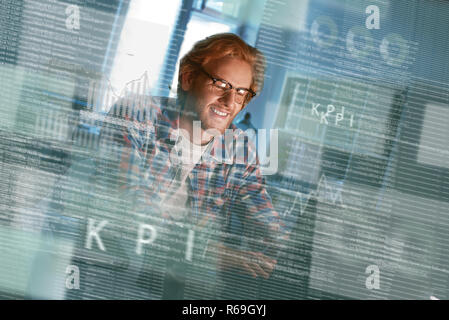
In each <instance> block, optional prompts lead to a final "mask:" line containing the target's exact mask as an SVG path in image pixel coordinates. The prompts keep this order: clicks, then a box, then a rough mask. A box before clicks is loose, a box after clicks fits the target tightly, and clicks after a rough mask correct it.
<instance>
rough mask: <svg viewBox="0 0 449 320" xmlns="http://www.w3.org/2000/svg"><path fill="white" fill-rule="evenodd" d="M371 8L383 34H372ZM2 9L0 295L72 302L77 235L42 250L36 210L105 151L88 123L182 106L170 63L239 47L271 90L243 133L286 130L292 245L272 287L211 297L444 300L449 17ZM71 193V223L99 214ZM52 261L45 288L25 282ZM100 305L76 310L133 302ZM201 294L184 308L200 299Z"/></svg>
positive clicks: (439, 10) (237, 2)
mask: <svg viewBox="0 0 449 320" xmlns="http://www.w3.org/2000/svg"><path fill="white" fill-rule="evenodd" d="M370 5H371V6H372V5H374V6H376V8H378V10H379V26H378V27H379V28H368V27H367V19H368V20H370V19H369V16H371V15H372V14H374V13H373V12H374V11H370V12H369V13H367V12H366V8H367V7H368V6H370ZM0 6H1V11H0V16H1V22H0V25H1V29H0V79H1V88H0V105H1V108H0V113H1V115H0V135H1V139H0V140H1V141H0V145H1V150H0V176H1V179H0V181H1V185H0V194H1V195H0V228H1V232H0V239H1V241H0V242H1V245H0V296H1V297H5V298H23V297H29V296H33V297H43V298H56V299H63V298H70V297H71V296H70V291H71V290H74V289H68V288H67V287H66V284H65V281H66V276H67V273H66V267H67V265H70V264H71V261H73V256H74V255H76V248H74V245H73V243H72V242H71V240H70V239H71V238H70V237H67V238H63V239H60V240H59V241H58V242H57V243H56V244H55V242H52V244H51V245H49V244H48V243H47V239H46V238H45V237H43V236H42V233H41V229H42V228H43V226H42V225H41V221H42V219H41V218H42V217H41V216H42V214H44V213H43V212H42V210H40V208H41V207H42V206H45V205H46V204H48V201H50V200H48V199H49V195H50V194H52V193H53V192H54V186H55V183H57V182H58V181H60V179H61V177H63V176H66V175H67V174H68V173H71V174H73V172H74V171H75V172H76V170H77V169H76V168H78V167H76V164H77V163H80V160H84V159H89V158H90V157H92V155H94V154H95V152H96V151H97V148H98V136H99V133H100V131H101V123H100V121H98V122H95V121H91V120H89V119H87V116H88V115H89V114H91V113H95V114H99V115H101V114H104V113H105V112H107V111H108V110H109V108H110V107H111V105H112V103H113V102H114V101H115V100H116V98H117V97H120V96H122V95H124V94H127V93H129V92H131V93H132V92H138V93H143V94H147V95H153V96H171V97H175V96H176V86H177V68H178V64H177V62H178V60H179V59H180V58H181V57H182V56H183V55H184V54H185V53H186V52H187V51H188V50H189V49H190V48H191V46H192V45H193V43H195V42H196V41H198V40H200V39H203V38H204V37H206V36H208V35H211V34H215V33H220V32H232V33H236V34H238V35H239V36H241V37H242V38H243V39H244V40H246V41H247V42H248V43H250V44H251V45H254V46H256V47H257V48H259V49H260V50H261V51H262V52H263V53H264V54H265V56H266V58H267V72H266V77H265V86H264V90H263V91H262V93H261V94H260V95H259V96H258V97H257V98H256V99H254V100H253V101H252V102H251V103H250V104H249V105H248V107H247V109H245V110H244V111H243V112H242V113H241V114H239V116H238V117H237V118H236V119H235V122H236V123H238V122H240V121H241V120H242V119H243V118H244V115H245V114H246V113H250V114H251V122H252V124H253V125H254V126H255V127H256V128H257V129H277V130H278V132H279V145H278V150H279V155H278V159H279V163H278V170H277V172H276V173H275V174H271V175H268V176H266V178H267V182H268V189H269V193H270V195H271V196H272V198H273V204H274V206H275V208H276V210H277V211H278V212H279V213H280V214H281V215H282V216H283V217H284V219H285V220H286V221H287V223H288V225H289V227H290V229H291V236H290V239H289V240H288V241H287V242H286V247H285V250H283V252H282V254H281V256H280V257H279V259H278V266H277V268H276V270H275V272H274V273H273V275H272V277H271V279H270V280H267V281H262V280H260V281H251V280H248V282H238V281H236V283H235V285H234V287H233V290H229V291H227V289H226V288H225V289H224V290H223V292H221V297H223V298H229V299H233V298H255V299H258V298H260V299H429V298H430V296H435V297H437V298H440V299H448V298H449V268H448V267H447V265H448V263H449V236H448V235H447V232H446V229H447V226H448V223H449V205H448V204H449V142H448V141H449V125H448V123H449V59H447V57H448V54H449V34H448V32H447V28H448V24H447V21H448V17H449V2H447V1H443V0H412V1H410V0H400V1H392V0H370V1H367V0H331V1H328V0H326V1H324V0H283V1H278V0H258V1H250V0H221V1H220V0H185V1H182V0H167V1H152V0H114V1H106V0H77V1H75V0H73V1H57V0H41V1H26V0H24V1H12V0H1V2H0ZM369 23H371V24H373V20H370V21H368V24H369ZM259 156H260V157H261V159H262V160H266V158H269V157H268V156H267V155H266V154H260V155H259ZM262 162H264V161H262ZM74 168H75V169H74ZM80 170H81V169H80ZM81 171H82V170H81ZM103 191H104V190H103ZM64 192H65V193H66V194H70V196H69V198H70V199H71V200H70V201H72V202H73V203H77V201H78V202H79V203H82V205H79V206H78V207H76V206H75V205H74V204H73V206H74V208H75V207H76V208H75V209H74V210H75V211H76V210H79V211H80V212H82V211H83V212H84V211H86V210H87V211H89V210H98V211H101V210H102V209H101V208H102V207H101V205H98V204H97V202H91V203H89V202H88V201H87V202H86V201H85V197H87V196H89V191H88V190H80V188H79V186H75V185H70V184H69V185H67V186H66V187H65V189H64ZM93 192H96V191H93ZM64 199H67V198H64ZM74 199H75V200H74ZM77 199H78V200H77ZM103 199H106V198H103ZM109 200H110V199H109ZM66 201H68V200H66ZM105 201H108V199H106V200H105ZM72 202H71V204H72ZM95 206H98V207H95ZM105 210H106V209H105ZM108 210H109V209H108ZM68 223H70V222H68ZM45 246H48V252H50V253H51V254H50V257H49V258H48V261H50V262H48V266H49V267H48V268H49V269H47V273H46V274H48V276H49V277H50V278H52V279H50V280H49V282H48V283H52V285H51V289H49V288H47V285H45V284H35V283H34V282H33V281H32V280H33V279H32V277H33V275H34V274H39V272H37V271H36V270H34V269H35V266H36V264H35V257H36V256H37V255H38V252H41V251H42V248H43V247H45ZM92 255H93V259H95V253H93V254H92ZM99 255H100V254H99ZM98 257H99V258H98V259H100V258H104V257H100V256H98ZM41 265H42V264H41ZM112 268H114V266H112ZM44 269H45V268H44ZM48 270H51V272H48ZM105 270H106V269H105ZM372 270H374V271H372ZM377 271H378V272H377ZM36 272H37V273H36ZM104 277H107V271H105V273H104ZM376 277H377V278H376ZM376 279H377V280H376ZM44 280H45V279H43V280H42V283H44V282H45V281H44ZM82 281H87V282H88V283H89V284H88V286H90V287H92V288H94V287H95V281H99V280H98V277H97V278H95V277H91V278H82ZM30 283H34V284H33V285H32V286H30ZM117 283H118V284H117V286H120V282H119V281H118V282H117ZM82 284H83V282H82ZM92 290H93V291H92V292H96V293H91V295H88V294H86V296H84V297H83V298H91V299H92V298H102V292H103V291H107V290H109V291H111V290H117V291H116V296H115V297H117V298H125V299H126V298H138V296H136V293H135V292H133V293H129V292H128V291H127V290H124V289H123V288H120V290H119V289H117V288H112V289H111V288H109V289H105V288H104V287H103V288H101V289H98V291H95V290H94V289H92ZM156 291H157V290H156ZM195 294H196V293H192V294H191V295H190V296H189V295H186V297H187V298H207V297H201V295H199V294H197V295H195Z"/></svg>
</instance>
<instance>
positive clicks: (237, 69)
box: [203, 56, 253, 87]
mask: <svg viewBox="0 0 449 320" xmlns="http://www.w3.org/2000/svg"><path fill="white" fill-rule="evenodd" d="M203 68H205V70H206V71H207V72H209V73H210V74H212V75H213V76H215V77H218V78H221V79H223V80H226V81H229V82H231V83H232V84H233V85H234V86H238V87H249V86H250V85H251V82H252V78H253V74H252V68H251V65H250V64H249V63H248V62H247V61H245V60H243V59H241V58H238V57H232V56H226V57H223V58H219V59H212V60H210V61H208V62H207V63H206V64H204V65H203Z"/></svg>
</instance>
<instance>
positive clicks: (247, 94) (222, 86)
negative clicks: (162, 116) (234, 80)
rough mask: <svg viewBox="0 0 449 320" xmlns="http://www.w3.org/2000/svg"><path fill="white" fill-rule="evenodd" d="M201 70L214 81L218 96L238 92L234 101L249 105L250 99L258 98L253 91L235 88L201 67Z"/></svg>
mask: <svg viewBox="0 0 449 320" xmlns="http://www.w3.org/2000/svg"><path fill="white" fill-rule="evenodd" d="M199 69H200V70H201V71H202V72H203V73H204V74H205V75H207V76H208V77H209V78H210V79H211V80H212V85H213V89H214V91H215V93H216V94H217V95H220V96H223V95H224V94H225V93H226V92H229V91H230V90H232V89H234V90H235V92H236V94H235V96H234V100H235V102H237V103H239V104H244V103H247V102H249V100H250V99H252V98H254V97H255V96H256V93H255V92H254V91H253V90H251V89H246V88H234V86H233V85H232V84H230V83H229V82H227V81H226V80H223V79H218V78H215V77H212V76H211V75H210V74H209V73H208V72H207V71H206V70H204V69H203V68H202V67H201V66H199Z"/></svg>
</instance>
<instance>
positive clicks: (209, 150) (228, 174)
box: [102, 33, 283, 299]
mask: <svg viewBox="0 0 449 320" xmlns="http://www.w3.org/2000/svg"><path fill="white" fill-rule="evenodd" d="M263 77H264V58H263V55H262V54H261V53H260V52H259V51H258V50H257V49H256V48H253V47H251V46H250V45H248V44H246V43H245V42H244V41H243V40H242V39H240V38H239V37H238V36H236V35H234V34H229V33H227V34H217V35H214V36H211V37H208V38H206V39H204V40H202V41H199V42H197V43H196V44H195V45H194V47H193V48H192V49H191V50H190V52H188V53H187V54H186V55H185V56H184V57H183V58H182V59H181V62H180V69H179V78H178V98H177V99H169V98H154V97H152V98H151V99H146V98H143V99H140V98H139V99H137V100H136V99H123V100H122V101H120V102H119V103H117V104H116V105H115V106H114V108H113V109H112V110H111V112H110V115H111V116H113V117H119V118H121V119H125V120H127V121H128V123H130V124H131V125H126V126H121V129H120V133H119V134H117V133H111V132H109V133H108V129H107V128H105V130H103V131H104V132H102V135H104V136H106V137H113V140H107V139H106V140H105V141H106V143H108V144H114V143H118V144H119V146H120V148H119V149H120V152H119V154H118V158H119V159H120V165H119V168H120V174H119V176H120V177H121V178H120V179H121V180H120V187H119V189H120V191H121V195H122V196H123V197H124V198H126V199H127V200H128V206H129V209H130V211H132V212H133V214H134V217H135V216H138V217H140V218H141V219H143V220H144V222H145V223H146V224H151V225H152V226H155V227H154V230H159V231H157V237H156V236H155V237H154V238H155V239H156V240H155V241H154V243H153V242H152V244H153V248H155V247H157V244H159V245H160V246H159V247H165V248H170V249H169V250H168V251H170V252H171V253H168V257H169V258H168V259H167V263H166V273H165V276H164V277H165V280H164V294H163V296H162V298H168V299H171V298H174V299H182V298H185V297H188V298H195V297H198V296H196V295H192V294H190V295H189V294H187V292H190V293H192V292H195V290H196V292H201V291H204V293H205V292H206V291H207V290H206V288H208V287H213V288H216V286H218V284H217V283H218V282H217V281H219V279H218V280H217V278H213V279H212V278H208V275H210V274H221V275H223V274H235V273H240V274H246V275H248V276H250V277H253V278H258V277H262V278H268V277H269V276H270V274H271V272H272V271H273V269H274V267H275V264H276V259H275V257H276V253H277V239H278V236H279V234H280V231H282V230H283V223H282V222H281V220H280V217H279V215H278V214H277V212H276V211H275V210H274V209H273V206H272V204H271V199H270V196H269V195H268V193H267V191H266V188H265V179H264V178H263V176H262V175H261V172H260V168H259V161H258V159H257V154H256V151H255V148H253V147H252V146H251V145H250V144H249V143H245V142H244V141H245V140H244V139H241V136H242V135H245V132H242V131H241V130H236V129H237V128H236V127H235V126H234V125H233V124H232V121H233V120H234V118H235V117H236V116H237V114H238V113H239V112H240V111H242V110H243V109H244V108H245V106H246V105H247V104H248V103H249V102H250V101H251V99H252V98H254V97H255V96H256V95H257V94H258V93H260V90H261V89H262V85H263ZM113 127H114V126H112V127H111V128H113ZM229 133H230V135H231V137H232V138H231V139H227V138H226V139H225V137H226V135H227V134H228V137H229ZM239 141H240V142H242V141H243V143H239ZM123 146H125V147H123ZM109 147H110V146H109ZM229 150H230V151H229ZM242 150H243V151H242ZM225 151H226V152H225ZM239 152H240V153H241V154H239ZM242 152H243V153H242ZM225 154H226V157H225V158H226V160H224V158H223V155H225ZM239 157H241V158H243V160H244V161H240V162H239V161H236V160H237V159H238V158H239ZM142 217H144V218H142ZM152 230H153V229H152ZM155 232H156V231H155ZM141 236H142V238H141V239H138V242H139V241H140V240H141V243H145V241H144V240H143V238H144V236H143V235H141ZM153 236H154V235H153ZM148 250H150V249H148ZM193 266H195V267H193ZM187 270H190V271H187ZM188 273H189V274H190V276H191V277H192V278H195V280H193V281H190V282H189V281H186V277H189V275H188ZM194 274H197V276H194ZM221 279H223V278H221ZM215 282H217V283H215ZM192 283H195V285H194V284H192ZM195 288H196V289H195ZM212 291H214V290H212ZM212 291H207V292H212ZM214 292H215V291H214ZM205 294H206V293H205ZM202 298H210V299H212V298H214V296H206V297H204V296H203V297H202Z"/></svg>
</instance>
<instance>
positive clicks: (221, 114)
mask: <svg viewBox="0 0 449 320" xmlns="http://www.w3.org/2000/svg"><path fill="white" fill-rule="evenodd" d="M211 109H212V111H213V112H214V113H216V114H218V115H219V116H221V117H226V116H227V115H228V113H226V112H222V111H218V110H217V109H215V108H214V107H212V108H211Z"/></svg>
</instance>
